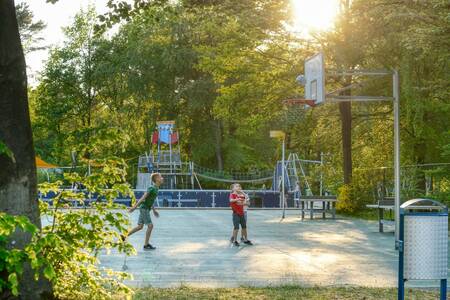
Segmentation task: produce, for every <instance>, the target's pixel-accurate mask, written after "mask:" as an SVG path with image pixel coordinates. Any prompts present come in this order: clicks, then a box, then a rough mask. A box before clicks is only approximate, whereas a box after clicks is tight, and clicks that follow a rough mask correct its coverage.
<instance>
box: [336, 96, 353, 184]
mask: <svg viewBox="0 0 450 300" xmlns="http://www.w3.org/2000/svg"><path fill="white" fill-rule="evenodd" d="M339 112H340V115H341V133H342V156H343V169H344V184H350V183H351V182H352V104H351V102H341V103H339Z"/></svg>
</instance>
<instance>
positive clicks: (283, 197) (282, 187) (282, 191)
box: [281, 136, 286, 219]
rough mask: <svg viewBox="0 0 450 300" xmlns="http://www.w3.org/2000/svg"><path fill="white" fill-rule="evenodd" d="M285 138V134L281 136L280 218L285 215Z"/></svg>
mask: <svg viewBox="0 0 450 300" xmlns="http://www.w3.org/2000/svg"><path fill="white" fill-rule="evenodd" d="M285 141H286V138H285V136H283V144H282V147H281V203H282V204H281V205H282V207H283V216H282V218H283V219H284V217H285V216H286V205H285V202H286V199H285V196H284V184H285V182H284V152H285V149H284V148H285V144H286V142H285Z"/></svg>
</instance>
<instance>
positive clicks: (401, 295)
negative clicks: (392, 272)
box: [395, 211, 405, 300]
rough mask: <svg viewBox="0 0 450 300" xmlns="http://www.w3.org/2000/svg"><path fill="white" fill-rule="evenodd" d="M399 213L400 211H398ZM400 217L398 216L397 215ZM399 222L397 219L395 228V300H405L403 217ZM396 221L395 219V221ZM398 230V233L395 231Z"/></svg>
mask: <svg viewBox="0 0 450 300" xmlns="http://www.w3.org/2000/svg"><path fill="white" fill-rule="evenodd" d="M398 212H399V213H400V211H398ZM399 215H400V214H399ZM400 218H401V220H400V219H398V220H399V221H400V222H399V227H396V231H395V232H396V233H397V232H398V233H399V240H397V243H396V246H397V250H398V290H397V300H404V299H405V278H404V274H403V271H404V252H403V238H404V237H403V226H404V215H403V214H402V215H401V216H400ZM396 220H397V219H396ZM397 229H398V231H397Z"/></svg>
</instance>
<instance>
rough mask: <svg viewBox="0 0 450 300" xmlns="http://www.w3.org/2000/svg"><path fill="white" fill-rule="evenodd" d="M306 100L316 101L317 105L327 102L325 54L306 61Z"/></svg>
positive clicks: (318, 54) (319, 54) (320, 53)
mask: <svg viewBox="0 0 450 300" xmlns="http://www.w3.org/2000/svg"><path fill="white" fill-rule="evenodd" d="M305 80H306V84H305V99H311V100H315V104H316V105H318V104H321V103H323V102H325V63H324V59H323V53H322V52H319V53H317V54H316V55H314V56H312V57H310V58H308V59H307V60H306V61H305Z"/></svg>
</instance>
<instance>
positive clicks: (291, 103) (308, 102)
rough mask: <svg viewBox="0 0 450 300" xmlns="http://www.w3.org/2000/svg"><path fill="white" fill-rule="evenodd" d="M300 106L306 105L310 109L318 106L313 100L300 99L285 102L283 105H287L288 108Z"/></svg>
mask: <svg viewBox="0 0 450 300" xmlns="http://www.w3.org/2000/svg"><path fill="white" fill-rule="evenodd" d="M300 104H306V105H308V106H309V107H314V106H316V101H315V100H311V99H298V98H292V99H286V100H283V105H286V106H294V105H300Z"/></svg>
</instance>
